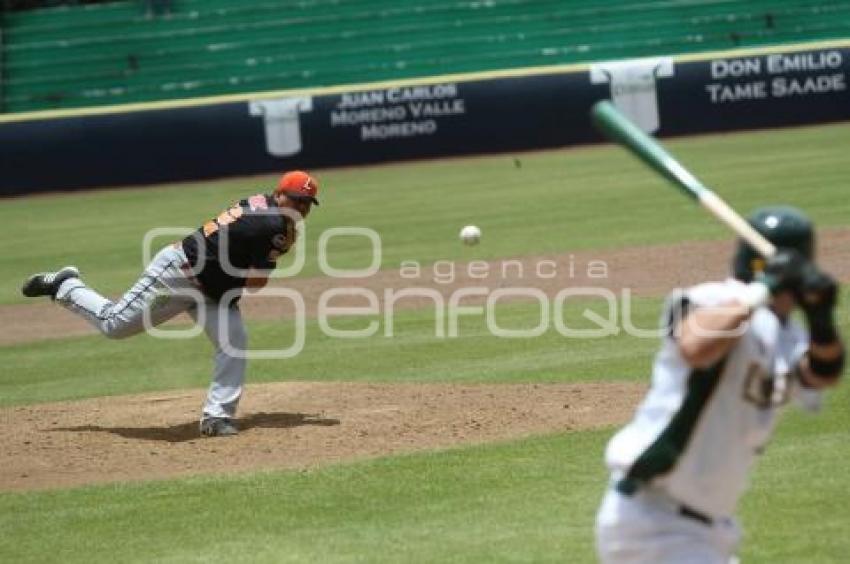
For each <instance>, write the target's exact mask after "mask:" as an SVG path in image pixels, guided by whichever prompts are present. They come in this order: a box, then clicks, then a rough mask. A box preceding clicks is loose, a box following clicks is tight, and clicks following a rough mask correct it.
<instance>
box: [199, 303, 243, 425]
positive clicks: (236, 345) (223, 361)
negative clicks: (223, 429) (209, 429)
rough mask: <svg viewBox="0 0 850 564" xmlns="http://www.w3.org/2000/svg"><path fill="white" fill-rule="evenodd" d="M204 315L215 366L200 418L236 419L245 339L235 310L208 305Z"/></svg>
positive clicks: (240, 390) (240, 314)
mask: <svg viewBox="0 0 850 564" xmlns="http://www.w3.org/2000/svg"><path fill="white" fill-rule="evenodd" d="M205 313H206V319H204V320H202V321H203V322H204V330H205V331H206V334H207V337H209V339H210V341H211V342H212V344H213V347H214V349H215V355H214V362H215V366H214V368H213V375H212V382H211V383H210V387H209V391H208V392H207V400H206V402H205V404H204V411H203V418H204V419H207V418H223V419H231V418H233V417H234V416H235V415H236V408H237V406H238V404H239V398H240V397H241V396H242V386H243V385H244V383H245V367H246V364H247V362H246V359H245V353H246V349H247V346H248V337H247V334H246V332H245V325H244V323H243V321H242V313H241V312H240V311H239V307H238V306H236V305H234V306H232V307H224V306H219V305H218V304H213V303H209V304H207V306H206V307H205ZM238 353H241V354H238Z"/></svg>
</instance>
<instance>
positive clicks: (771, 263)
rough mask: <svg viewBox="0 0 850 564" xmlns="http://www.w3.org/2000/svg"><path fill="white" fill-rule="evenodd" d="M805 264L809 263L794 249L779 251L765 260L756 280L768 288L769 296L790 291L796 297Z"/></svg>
mask: <svg viewBox="0 0 850 564" xmlns="http://www.w3.org/2000/svg"><path fill="white" fill-rule="evenodd" d="M807 264H811V263H809V261H807V260H806V258H805V257H804V256H803V255H802V254H800V252H799V251H797V250H796V249H780V250H779V251H777V253H776V254H775V255H773V256H772V257H770V258H769V259H767V263H766V264H765V266H764V270H763V271H762V272H761V275H760V276H759V278H758V280H759V281H760V282H761V283H763V284H764V285H765V286H767V287H768V289H769V290H770V293H771V294H774V295H775V294H777V293H779V292H783V291H791V292H794V293H795V295H796V293H797V292H798V290H799V288H800V286H801V284H802V280H803V271H804V269H805V267H806V265H807Z"/></svg>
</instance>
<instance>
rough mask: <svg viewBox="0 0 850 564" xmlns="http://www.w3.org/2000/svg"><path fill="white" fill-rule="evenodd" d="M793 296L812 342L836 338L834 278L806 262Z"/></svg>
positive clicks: (831, 340) (823, 341)
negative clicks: (803, 315) (804, 317)
mask: <svg viewBox="0 0 850 564" xmlns="http://www.w3.org/2000/svg"><path fill="white" fill-rule="evenodd" d="M795 297H796V298H797V303H798V304H800V307H801V308H802V309H803V313H804V314H805V316H806V322H807V323H808V325H809V332H810V333H811V338H812V342H814V343H820V344H825V343H831V342H833V341H835V340H836V339H837V338H838V335H837V332H836V330H835V322H834V320H833V310H834V309H835V305H836V303H837V302H838V283H837V282H836V281H835V279H834V278H833V277H832V276H830V275H829V274H827V273H825V272H823V271H821V270H820V269H819V268H818V267H817V266H815V265H814V264H813V263H811V262H807V263H806V265H805V267H804V268H803V272H802V277H801V282H800V287H799V288H798V290H797V292H795Z"/></svg>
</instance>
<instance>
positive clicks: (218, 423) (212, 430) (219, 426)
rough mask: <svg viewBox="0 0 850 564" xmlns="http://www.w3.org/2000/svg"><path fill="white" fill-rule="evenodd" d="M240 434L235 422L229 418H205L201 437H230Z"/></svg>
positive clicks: (202, 423) (202, 422)
mask: <svg viewBox="0 0 850 564" xmlns="http://www.w3.org/2000/svg"><path fill="white" fill-rule="evenodd" d="M238 432H239V429H237V428H236V425H234V424H233V420H231V419H229V418H227V417H205V418H204V419H203V420H202V421H201V436H203V437H229V436H232V435H235V434H237V433H238Z"/></svg>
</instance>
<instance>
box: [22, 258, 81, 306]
mask: <svg viewBox="0 0 850 564" xmlns="http://www.w3.org/2000/svg"><path fill="white" fill-rule="evenodd" d="M79 277H80V271H79V270H77V267H76V266H66V267H64V268H62V269H60V270H57V271H56V272H40V273H38V274H33V275H32V276H30V277H29V279H28V280H27V281H26V282H24V285H23V287H22V288H21V293H22V294H23V295H25V296H26V297H28V298H36V297H38V296H50V297H51V298H53V297H55V296H56V292H58V291H59V286H60V285H61V284H62V282H64V281H65V280H68V279H69V278H79Z"/></svg>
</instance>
